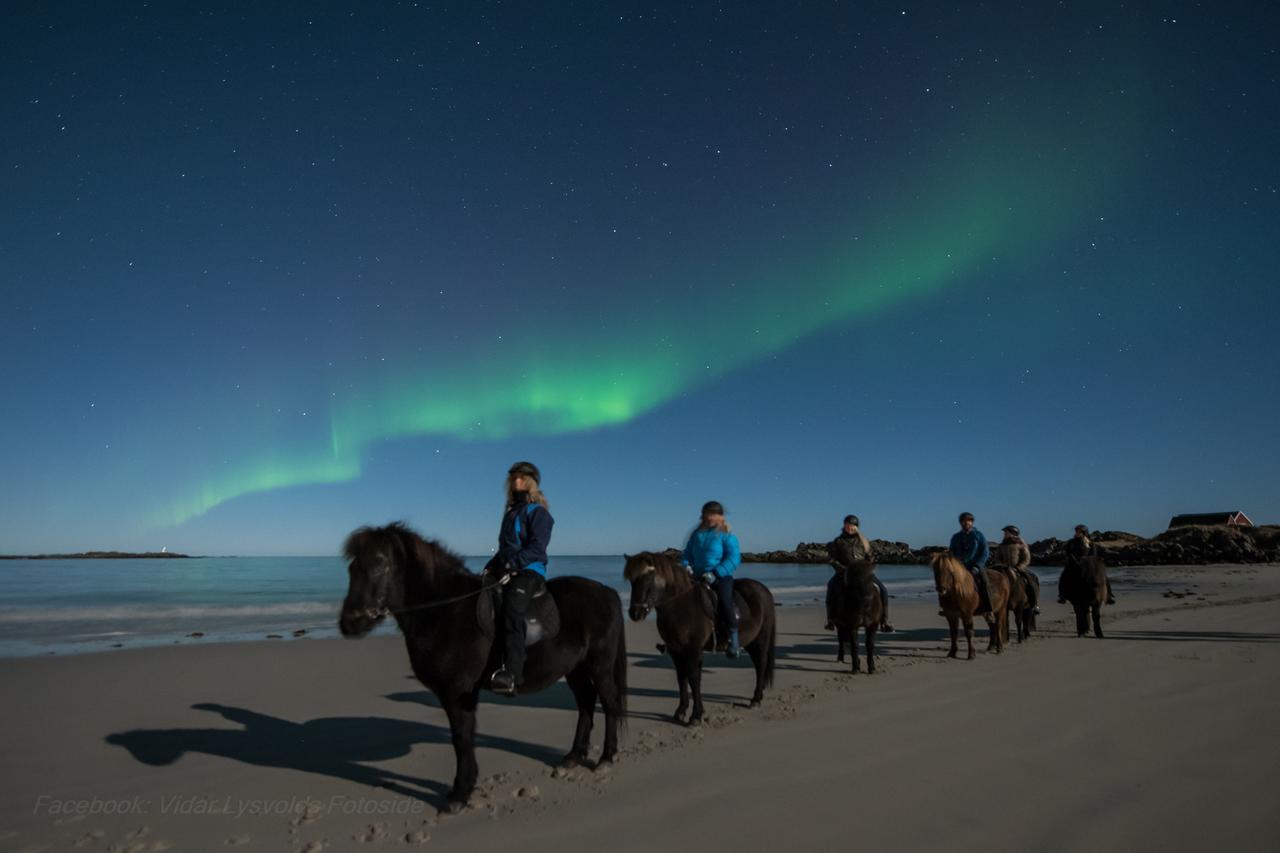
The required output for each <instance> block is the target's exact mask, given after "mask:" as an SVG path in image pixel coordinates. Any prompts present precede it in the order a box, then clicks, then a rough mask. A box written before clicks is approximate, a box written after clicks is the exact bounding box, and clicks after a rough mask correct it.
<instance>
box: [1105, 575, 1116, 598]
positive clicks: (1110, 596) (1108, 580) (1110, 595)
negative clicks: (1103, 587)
mask: <svg viewBox="0 0 1280 853" xmlns="http://www.w3.org/2000/svg"><path fill="white" fill-rule="evenodd" d="M1115 603H1116V594H1115V593H1114V592H1112V591H1111V578H1107V604H1115Z"/></svg>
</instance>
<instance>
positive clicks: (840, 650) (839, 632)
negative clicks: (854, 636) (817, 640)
mask: <svg viewBox="0 0 1280 853" xmlns="http://www.w3.org/2000/svg"><path fill="white" fill-rule="evenodd" d="M848 642H849V629H848V628H846V627H845V626H843V625H837V626H836V663H844V647H845V644H846V643H848Z"/></svg>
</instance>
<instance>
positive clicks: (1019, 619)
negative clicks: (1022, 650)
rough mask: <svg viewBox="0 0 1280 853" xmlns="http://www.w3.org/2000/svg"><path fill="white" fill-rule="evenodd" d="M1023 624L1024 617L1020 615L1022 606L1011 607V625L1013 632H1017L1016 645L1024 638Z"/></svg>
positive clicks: (1020, 643)
mask: <svg viewBox="0 0 1280 853" xmlns="http://www.w3.org/2000/svg"><path fill="white" fill-rule="evenodd" d="M1023 624H1024V619H1023V616H1022V608H1021V607H1015V608H1014V609H1013V627H1014V630H1015V632H1016V633H1017V637H1018V645H1022V641H1023V639H1024V635H1023V633H1022V626H1023Z"/></svg>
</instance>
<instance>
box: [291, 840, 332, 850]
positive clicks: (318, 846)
mask: <svg viewBox="0 0 1280 853" xmlns="http://www.w3.org/2000/svg"><path fill="white" fill-rule="evenodd" d="M324 848H325V843H324V842H323V841H308V842H307V843H306V844H304V845H302V846H301V847H299V848H297V850H296V851H295V853H320V851H321V850H323V849H324Z"/></svg>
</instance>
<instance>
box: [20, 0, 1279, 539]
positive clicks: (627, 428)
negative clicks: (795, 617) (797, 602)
mask: <svg viewBox="0 0 1280 853" xmlns="http://www.w3.org/2000/svg"><path fill="white" fill-rule="evenodd" d="M1260 8H1261V7H1260ZM1184 11H1185V14H1184ZM1259 14H1261V13H1259ZM18 18H19V25H18V26H16V27H14V28H12V31H11V32H9V33H7V34H6V35H4V36H3V37H0V38H2V39H3V41H4V44H3V45H2V47H3V48H4V50H3V55H4V56H5V57H7V58H6V59H4V60H0V61H2V62H3V63H4V64H5V67H6V74H5V75H4V83H3V92H4V110H5V114H6V116H7V119H6V127H10V128H13V129H14V132H13V133H11V134H9V135H8V138H6V139H5V140H3V141H0V155H2V159H0V165H2V166H3V167H4V169H3V177H2V178H0V182H2V183H0V191H3V192H4V195H5V197H6V198H9V199H12V200H13V203H11V204H7V205H6V208H5V211H4V213H3V214H0V215H3V216H4V217H5V222H4V225H5V227H4V229H3V233H4V237H3V241H4V242H3V245H2V247H0V262H2V263H3V272H4V288H5V296H6V300H5V301H6V306H7V310H6V315H5V321H4V325H5V329H6V334H5V335H4V342H3V344H0V347H3V355H4V362H5V366H4V368H3V370H4V371H5V373H4V383H5V389H6V391H5V395H6V403H7V406H6V408H7V410H8V411H9V412H10V414H9V416H8V417H7V418H6V423H5V427H4V429H5V430H6V433H7V435H6V438H7V439H8V440H6V441H5V442H4V443H3V445H4V449H3V451H2V452H3V457H2V459H3V464H4V467H5V469H6V470H7V475H6V477H5V480H6V486H5V489H4V492H3V495H2V497H0V500H2V501H3V503H2V504H0V511H3V515H4V520H3V521H0V551H39V550H42V549H45V550H65V549H68V548H72V547H79V546H83V547H99V548H106V547H123V548H146V547H159V546H160V545H161V544H167V545H169V546H171V547H174V548H179V547H181V548H182V549H185V550H188V551H195V552H202V553H260V554H261V553H329V552H331V551H332V549H333V547H334V543H336V542H337V541H339V540H340V539H341V536H342V534H343V533H344V531H345V530H347V529H349V528H350V527H352V526H355V525H356V524H360V523H365V522H370V521H384V520H387V519H388V518H396V517H404V518H407V519H408V520H410V521H411V522H413V523H415V524H417V525H419V526H420V527H422V528H424V529H426V530H427V531H428V532H431V533H432V534H433V535H437V536H440V537H442V538H444V539H445V540H446V541H448V542H450V543H451V544H454V545H455V547H459V548H461V549H463V550H467V551H470V552H478V551H480V550H482V549H487V548H488V547H489V544H490V543H489V540H490V539H491V538H492V531H490V530H489V528H490V527H493V526H494V524H495V518H496V513H497V511H498V509H500V506H499V505H497V503H498V498H497V497H496V495H497V489H498V484H499V483H500V480H501V474H502V471H503V470H505V466H506V465H507V464H509V462H510V461H512V460H514V459H516V458H532V459H535V460H536V461H538V462H539V464H540V465H542V466H543V468H544V470H545V471H546V472H547V482H546V483H545V485H546V486H547V489H548V491H549V492H550V493H551V495H552V498H553V501H554V502H555V503H554V506H555V509H556V513H557V519H558V525H557V537H558V538H557V543H556V544H557V546H558V548H559V550H560V552H561V553H591V552H596V553H613V552H617V551H621V550H623V549H625V548H639V547H649V546H654V545H658V544H666V543H669V542H674V541H675V540H676V539H678V538H679V537H680V535H681V533H682V532H683V529H684V525H685V524H686V523H687V522H688V517H689V514H690V513H691V512H692V509H691V508H690V507H695V508H696V506H697V505H698V504H700V503H701V501H702V500H705V499H706V498H707V497H709V496H716V497H718V499H720V500H723V501H724V502H725V503H726V504H727V505H729V507H730V511H731V515H732V516H733V519H734V521H735V523H736V524H738V525H739V529H740V530H741V531H742V533H743V539H744V544H745V545H746V546H747V547H749V548H764V547H781V546H788V545H791V544H793V543H794V541H795V540H796V539H798V538H806V537H817V536H821V535H823V534H824V533H825V532H828V531H827V528H829V527H831V526H832V523H831V520H830V519H831V518H838V517H839V516H841V515H842V514H843V513H844V512H846V511H857V512H859V513H860V514H861V515H862V516H863V518H864V522H867V523H869V524H870V525H871V528H872V529H871V530H869V532H870V533H871V534H872V535H877V536H879V535H883V536H887V537H890V538H904V539H912V540H914V541H924V540H930V539H940V538H941V536H942V533H943V532H944V531H946V530H947V529H949V527H950V524H951V521H952V519H953V518H954V515H955V511H956V510H958V508H960V505H963V506H964V507H967V508H970V509H973V511H974V512H976V513H977V514H978V516H979V519H980V524H979V526H983V523H982V519H984V518H989V519H990V522H989V523H988V524H987V525H986V526H987V527H990V528H992V529H998V527H999V524H997V523H995V522H996V521H997V520H999V522H1000V523H1001V524H1002V523H1004V521H1005V520H1006V519H1008V520H1014V521H1017V522H1018V523H1020V524H1021V525H1022V526H1023V528H1024V530H1028V528H1031V529H1030V530H1029V531H1028V532H1029V533H1030V534H1031V536H1032V537H1033V538H1038V537H1040V536H1047V535H1053V534H1058V535H1061V533H1062V530H1061V529H1060V528H1063V527H1064V526H1065V528H1066V529H1069V528H1070V526H1071V525H1072V524H1074V523H1075V522H1076V521H1078V520H1080V518H1082V517H1084V516H1088V518H1087V519H1086V520H1089V521H1091V523H1095V524H1104V525H1106V526H1111V527H1126V526H1127V527H1128V528H1129V529H1135V530H1137V531H1138V532H1144V533H1145V532H1151V529H1152V528H1153V526H1156V525H1158V524H1160V523H1162V522H1163V520H1164V518H1167V516H1168V515H1169V514H1171V512H1175V511H1192V510H1195V509H1202V508H1203V507H1202V506H1201V504H1206V505H1207V504H1213V506H1211V507H1209V508H1210V509H1214V508H1218V504H1222V505H1223V506H1228V505H1229V506H1231V507H1233V508H1234V507H1236V505H1237V504H1239V505H1240V508H1242V509H1246V510H1249V511H1251V515H1254V516H1255V517H1257V516H1258V515H1261V516H1262V517H1263V518H1264V520H1270V516H1269V515H1268V513H1269V512H1272V511H1273V510H1274V508H1275V493H1274V489H1273V488H1272V486H1271V485H1270V483H1274V482H1275V475H1276V474H1277V473H1280V471H1277V470H1276V467H1277V463H1276V462H1275V460H1274V458H1272V457H1273V456H1274V454H1271V453H1269V451H1268V450H1267V448H1268V446H1269V442H1268V439H1267V437H1266V436H1267V435H1268V434H1269V428H1268V427H1267V426H1266V425H1267V424H1268V423H1269V422H1273V421H1274V417H1275V415H1276V414H1277V404H1276V401H1275V398H1274V395H1267V394H1264V393H1261V392H1260V391H1259V390H1258V389H1260V388H1264V387H1268V386H1269V385H1271V384H1274V382H1275V380H1276V379H1277V378H1280V377H1278V376H1277V374H1278V373H1280V369H1278V360H1277V359H1276V357H1275V356H1274V354H1272V353H1271V352H1270V351H1269V349H1268V335H1267V329H1268V322H1269V321H1268V319H1267V318H1268V316H1269V314H1271V313H1273V309H1274V308H1275V307H1276V305H1277V302H1280V297H1278V296H1277V294H1276V292H1275V290H1274V288H1273V287H1272V286H1271V285H1270V279H1271V278H1274V272H1273V271H1274V269H1275V265H1274V261H1275V258H1274V255H1275V254H1276V246H1275V241H1274V238H1273V236H1270V237H1269V236H1268V235H1273V234H1274V231H1275V225H1276V224H1277V216H1276V203H1277V199H1276V186H1277V175H1276V166H1275V164H1274V163H1272V162H1270V161H1271V159H1272V158H1270V157H1269V156H1268V154H1267V152H1268V151H1269V150H1271V149H1270V148H1269V145H1270V144H1272V143H1274V142H1275V141H1276V135H1277V127H1278V122H1277V117H1276V115H1275V109H1276V108H1275V104H1276V103H1277V102H1280V99H1277V98H1276V97H1275V96H1276V94H1277V93H1276V92H1275V88H1276V79H1277V75H1276V61H1275V54H1274V49H1271V48H1268V47H1267V46H1266V45H1265V43H1264V42H1265V39H1264V38H1263V37H1262V36H1261V35H1260V31H1259V28H1258V27H1257V26H1253V25H1252V24H1256V21H1254V20H1253V19H1252V18H1251V16H1250V14H1249V13H1248V12H1246V11H1240V12H1238V13H1235V14H1233V15H1224V14H1215V15H1213V16H1212V17H1208V16H1207V15H1206V13H1204V12H1200V11H1197V10H1196V9H1195V7H1189V8H1188V9H1187V10H1178V13H1177V14H1174V10H1172V9H1171V8H1163V7H1162V9H1161V10H1160V11H1159V12H1158V13H1157V12H1152V11H1149V10H1148V11H1142V10H1118V11H1117V10H1113V9H1111V8H1110V7H1109V6H1108V5H1106V4H1094V5H1091V6H1072V7H1071V8H1066V7H1057V8H1055V9H1054V11H1052V12H1050V13H1042V12H1036V11H1034V10H1031V11H1027V10H1018V9H1015V8H1014V7H1008V8H1005V7H1002V6H996V7H983V8H981V9H979V10H968V11H948V12H941V11H938V10H936V9H933V8H932V7H930V6H926V5H924V4H918V5H911V4H907V5H904V6H902V7H900V8H895V9H893V10H889V9H887V8H882V9H876V8H871V7H867V8H857V7H853V8H850V7H847V6H844V5H839V4H801V5H798V6H796V7H787V8H785V9H784V8H782V7H779V6H773V5H767V6H766V5H762V6H760V7H759V8H753V9H750V10H748V11H744V10H739V11H735V12H729V11H726V12H724V13H718V12H716V11H715V10H711V9H705V10H704V9H698V8H694V9H682V10H680V11H678V12H677V11H673V9H672V8H671V7H669V6H665V5H657V6H646V5H644V4H624V5H623V6H618V7H599V8H598V7H590V8H576V7H564V8H558V9H556V10H555V11H550V10H549V7H548V9H544V10H542V11H540V12H534V11H530V10H523V11H522V10H513V9H509V8H506V7H505V6H501V5H497V4H494V5H488V4H466V5H461V4H459V5H457V6H456V7H450V6H442V7H430V8H429V7H425V6H418V5H415V4H411V3H406V4H394V5H389V6H387V7H385V8H381V7H380V8H377V9H373V8H368V9H366V8H363V7H356V8H348V7H342V6H332V5H328V4H320V5H319V6H316V7H310V6H309V7H307V8H306V10H305V12H303V11H299V10H276V11H270V10H266V11H264V10H261V9H257V8H256V7H252V6H248V5H246V6H243V7H237V8H235V9H231V10H228V9H226V8H223V7H212V6H210V7H203V6H192V7H189V8H188V7H184V8H183V9H181V10H178V9H168V10H166V9H160V10H157V9H154V8H151V7H149V6H144V5H142V4H124V5H121V6H118V7H113V8H111V9H100V8H96V7H92V6H67V7H58V6H54V7H45V6H34V5H33V6H31V7H30V8H28V9H26V10H25V11H24V12H22V13H21V14H20V15H19V16H18ZM104 33H107V34H112V35H111V36H110V37H107V36H106V35H103V34H104ZM1227 294H1230V296H1228V295H1227ZM15 413H16V414H15ZM1226 443H1229V444H1230V446H1231V447H1232V457H1231V458H1232V459H1235V460H1239V459H1248V460H1249V463H1248V464H1247V465H1246V464H1240V463H1239V461H1236V462H1232V463H1229V462H1227V461H1226V460H1224V459H1222V458H1217V457H1214V456H1213V455H1212V454H1205V453H1204V452H1203V451H1204V450H1205V449H1206V448H1207V447H1211V446H1215V445H1220V444H1226ZM1094 519H1097V520H1096V521H1094ZM988 532H990V531H988Z"/></svg>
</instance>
